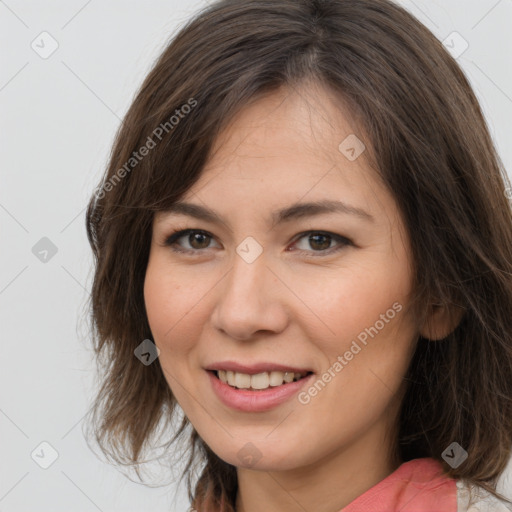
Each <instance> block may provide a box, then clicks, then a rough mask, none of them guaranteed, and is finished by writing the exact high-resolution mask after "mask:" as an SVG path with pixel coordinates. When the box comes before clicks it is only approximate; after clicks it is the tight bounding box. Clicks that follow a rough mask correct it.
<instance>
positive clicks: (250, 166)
mask: <svg viewBox="0 0 512 512" xmlns="http://www.w3.org/2000/svg"><path fill="white" fill-rule="evenodd" d="M356 134H357V135H356ZM358 135H359V136H358ZM368 150H369V141H368V140H367V139H366V137H365V135H364V134H363V133H362V131H361V129H360V128H359V126H357V125H356V124H355V123H354V122H353V120H352V116H351V115H350V113H349V112H348V109H346V108H343V103H342V102H340V101H337V98H336V97H334V94H333V93H332V92H331V91H329V90H328V89H325V88H323V87H321V86H318V85H311V86H308V87H302V88H301V89H288V88H281V89H279V90H276V91H273V92H272V93H270V94H267V95H265V96H263V97H259V98H257V99H256V100H254V101H253V102H251V103H250V104H248V105H246V106H245V107H244V108H243V109H242V110H240V111H239V112H238V114H237V115H236V116H234V117H233V119H232V120H231V122H230V123H229V124H228V125H227V127H226V128H225V129H224V130H223V131H222V133H221V134H220V135H219V136H218V137H217V139H216V141H215V143H214V145H213V147H212V151H211V153H210V158H209V159H208V161H207V163H206V165H205V166H204V169H203V171H202V173H201V176H200V177H199V179H198V181H197V182H196V183H195V184H194V185H193V186H192V187H191V188H190V189H189V191H188V192H187V193H186V194H185V195H184V197H183V200H184V201H188V200H193V199H194V198H195V199H196V201H195V202H196V203H197V199H200V200H202V201H203V202H206V203H214V204H215V205H216V206H219V207H222V206H227V205H228V203H229V202H230V201H231V200H233V199H238V207H239V208H240V204H241V203H242V204H243V205H245V206H246V207H250V206H251V205H252V206H255V207H258V208H259V209H260V210H263V209H265V207H266V206H267V205H272V206H273V207H275V206H276V205H277V204H278V203H279V205H281V203H282V204H283V205H284V204H286V205H289V204H293V203H297V202H298V201H300V200H304V201H309V202H315V201H320V200H322V201H324V200H328V201H331V202H334V201H342V202H346V203H349V201H343V197H347V196H350V197H351V199H352V202H353V201H354V200H355V201H356V202H358V203H359V205H360V206H361V208H360V210H362V209H363V206H366V208H368V204H369V203H372V202H375V200H376V199H377V201H378V200H379V197H378V196H379V195H382V194H386V190H385V189H384V188H383V187H382V186H381V183H380V180H379V178H378V176H377V175H376V173H375V172H374V171H373V170H372V169H371V168H370V166H369V164H368V162H367V158H366V155H367V152H368ZM347 151H348V152H347ZM350 151H352V152H350ZM381 199H382V198H381ZM387 199H388V200H389V199H390V197H389V194H388V197H387ZM353 206H354V210H355V209H357V207H356V206H355V205H353ZM370 209H371V208H370ZM265 215H266V214H265ZM370 215H371V214H370ZM266 217H267V215H266ZM267 218H268V217H267ZM276 220H277V219H276V217H275V216H274V217H273V218H272V221H276Z"/></svg>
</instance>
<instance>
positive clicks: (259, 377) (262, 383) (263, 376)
mask: <svg viewBox="0 0 512 512" xmlns="http://www.w3.org/2000/svg"><path fill="white" fill-rule="evenodd" d="M269 383H270V377H269V375H268V373H267V372H263V373H257V374H256V375H251V388H253V389H267V388H268V387H269V385H270V384H269Z"/></svg>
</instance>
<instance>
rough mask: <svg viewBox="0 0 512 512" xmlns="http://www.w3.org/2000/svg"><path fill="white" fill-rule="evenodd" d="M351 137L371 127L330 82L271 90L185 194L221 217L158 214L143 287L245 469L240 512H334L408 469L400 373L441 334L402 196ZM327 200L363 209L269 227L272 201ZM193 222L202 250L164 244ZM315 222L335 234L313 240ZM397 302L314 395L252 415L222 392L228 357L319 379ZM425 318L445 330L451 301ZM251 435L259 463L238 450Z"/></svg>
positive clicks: (222, 441) (214, 437) (181, 396)
mask: <svg viewBox="0 0 512 512" xmlns="http://www.w3.org/2000/svg"><path fill="white" fill-rule="evenodd" d="M350 134H356V135H359V136H360V138H361V139H364V136H363V134H362V133H361V131H360V130H359V129H358V127H357V126H356V125H355V124H354V123H353V122H352V121H351V119H350V116H349V115H348V114H347V113H346V112H343V110H340V108H339V105H338V104H334V103H333V101H332V93H330V92H328V91H326V90H325V89H323V88H321V87H306V88H304V89H303V90H301V92H300V94H299V93H297V92H296V91H292V90H290V89H286V90H284V89H282V90H280V91H279V92H275V93H272V94H270V95H268V96H266V97H264V98H260V99H259V100H258V101H255V102H253V103H251V104H250V105H248V106H246V107H245V108H244V109H243V110H242V111H241V112H240V113H239V114H238V115H237V116H236V117H235V118H234V119H233V120H232V123H231V124H230V125H229V126H228V127H227V128H226V129H225V130H224V132H223V133H222V134H221V136H220V137H219V138H218V140H217V141H216V144H215V147H214V151H213V153H212V156H211V158H210V160H209V161H208V163H207V165H206V166H205V168H204V170H203V173H202V174H201V177H200V178H199V180H198V181H197V182H196V183H195V184H194V185H193V186H192V188H191V189H190V190H188V191H187V193H186V194H185V195H184V196H183V197H182V198H181V199H180V200H181V201H186V202H188V203H193V204H195V205H200V206H205V207H208V208H209V209H211V210H214V211H215V212H216V213H217V214H218V216H220V217H221V219H222V222H217V221H213V220H208V221H206V220H199V219H196V218H193V217H192V216H189V215H184V214H182V213H177V212H159V213H158V214H156V215H155V219H154V224H153V237H152V242H151V249H150V257H149V262H148V266H147V272H146V277H145V283H144V297H145V304H146V310H147V315H148V320H149V324H150V327H151V331H152V334H153V336H154V341H155V344H156V345H157V346H158V348H159V349H160V356H159V362H160V365H161V367H162V369H163V372H164V375H165V377H166V379H167V382H168V384H169V386H170V387H171V389H172V392H173V394H174V395H175V397H176V398H177V400H178V402H179V404H180V406H181V407H182V409H183V410H184V412H185V414H186V415H187V417H188V419H189V420H190V421H191V423H192V425H193V426H194V428H195V429H196V430H197V431H198V433H199V435H200V436H201V437H202V439H203V440H204V441H205V442H206V444H207V445H209V446H210V447H211V449H212V450H213V451H214V452H215V453H216V454H217V455H218V456H219V457H220V458H221V459H223V460H224V461H226V462H228V463H229V464H232V465H234V466H236V467H237V475H238V483H239V491H238V495H237V503H236V505H237V512H263V511H264V512H278V511H279V512H296V511H297V512H298V511H304V510H307V511H312V510H315V512H335V511H338V510H340V509H341V508H342V507H344V506H346V505H347V504H349V503H350V502H351V501H353V500H354V499H355V498H356V497H357V496H359V495H361V494H362V493H364V492H365V491H366V490H368V489H369V488H370V487H372V486H373V485H375V484H376V483H378V482H379V481H380V480H382V479H383V478H385V477H386V476H388V475H389V474H390V473H391V472H393V471H394V470H395V469H396V468H397V465H398V462H397V461H394V462H393V460H394V459H393V458H392V453H391V440H392V439H393V437H394V436H396V430H395V429H396V418H397V414H398V408H399V405H400V398H401V394H400V392H401V390H402V389H403V387H402V386H403V382H404V381H403V377H404V375H405V373H406V370H407V368H408V365H409V362H410V359H411V357H412V355H413V351H414V347H415V342H416V340H417V336H418V335H419V334H422V335H423V336H425V337H429V335H432V334H433V332H432V331H430V332H429V331H426V329H427V328H426V327H425V326H423V325H418V324H417V321H416V319H415V318H416V317H415V316H414V315H413V314H412V312H411V310H410V309H409V308H408V306H409V304H410V294H411V291H412V289H411V283H412V270H411V267H412V265H411V261H412V260H411V253H410V247H409V243H408V237H407V236H406V231H405V229H404V226H403V223H402V220H401V218H400V215H399V212H398V210H397V206H396V203H395V201H394V199H393V197H392V195H391V194H390V192H389V191H388V190H387V189H385V187H384V186H383V185H382V183H381V182H380V181H379V179H378V178H377V176H376V175H375V173H374V172H373V171H372V170H371V169H370V168H369V165H368V163H367V161H366V155H365V153H364V152H363V154H362V155H361V156H359V157H358V158H357V159H356V160H354V161H350V160H349V159H347V158H346V157H345V156H344V154H342V153H341V152H340V151H339V150H338V146H339V144H340V143H341V142H342V141H343V140H344V139H345V138H346V137H347V136H349V135H350ZM367 146H368V144H367ZM367 151H368V150H367ZM324 200H332V201H342V202H344V203H346V204H348V205H350V206H352V207H355V208H358V209H360V210H362V211H364V212H365V213H366V214H367V215H366V216H365V215H357V214H354V213H348V212H334V213H322V214H318V215H314V216H303V217H297V218H291V219H289V220H288V221H285V222H281V223H279V224H275V225H273V224H271V221H270V215H271V214H272V213H273V212H274V211H276V210H279V209H282V208H285V207H288V206H290V205H291V204H293V203H296V202H301V203H304V202H310V201H324ZM182 229H198V230H203V231H206V232H207V233H208V234H209V235H208V236H207V237H203V238H201V236H200V235H199V234H196V235H195V237H194V236H191V235H189V234H186V235H182V236H181V237H180V238H179V239H178V241H175V246H178V248H182V249H184V250H189V251H191V252H190V253H184V252H175V251H173V250H172V248H171V246H169V245H166V244H165V243H164V242H165V240H166V239H167V238H168V237H169V236H170V235H171V234H172V233H173V232H174V231H177V230H182ZM307 231H313V232H314V233H309V234H306V235H302V236H300V237H298V236H297V235H300V234H301V233H303V232H307ZM318 232H321V233H320V235H323V236H324V238H322V237H320V238H317V239H314V238H313V239H311V238H309V239H308V237H309V236H310V235H315V234H316V235H317V236H318V235H319V233H318ZM329 234H331V238H330V239H329ZM332 235H339V236H341V237H344V238H345V239H348V241H349V242H346V241H345V242H343V241H339V240H337V239H336V238H335V237H333V236H332ZM247 237H253V238H254V239H255V240H256V241H257V243H258V244H259V246H260V247H261V249H262V253H261V254H260V255H259V256H258V257H257V258H256V259H255V260H254V261H252V262H251V263H248V262H247V261H246V260H245V259H244V258H242V257H241V256H240V255H239V254H238V253H237V251H236V249H237V247H238V246H239V245H240V244H241V243H242V242H243V241H244V240H245V239H246V238H247ZM336 248H338V249H339V250H336ZM395 303H398V304H399V305H401V306H402V308H401V309H400V312H397V313H396V315H395V314H394V315H393V318H392V319H387V320H388V321H387V322H385V323H384V324H383V327H382V328H379V329H378V334H376V335H375V336H374V337H368V343H367V345H362V344H361V343H359V345H360V346H361V347H362V349H361V350H360V351H359V352H358V353H357V355H355V356H354V357H353V358H352V359H351V360H349V361H346V362H347V364H346V365H344V367H343V369H342V370H341V371H339V372H337V373H336V376H335V377H333V378H332V379H331V380H330V382H328V383H327V384H326V385H325V387H324V388H323V389H322V390H321V391H320V392H318V393H317V394H316V395H315V396H313V397H311V399H310V401H309V402H308V403H307V404H305V403H301V402H300V401H299V400H298V393H297V394H296V396H293V397H291V398H290V399H288V400H287V401H285V402H284V403H282V404H280V405H278V406H277V407H274V408H272V409H270V410H266V411H260V412H254V411H250V412H247V411H240V410H235V409H233V408H231V407H229V406H227V405H225V404H224V403H223V402H222V401H221V400H219V397H218V396H217V395H216V393H215V392H214V390H213V389H212V385H211V382H210V377H209V375H208V372H207V371H206V370H205V367H206V366H208V365H211V364H212V363H214V362H217V361H225V360H232V361H238V362H241V363H248V362H249V363H251V362H252V363H254V362H268V361H275V362H278V363H280V364H286V365H290V366H295V367H299V368H308V369H311V371H313V373H314V376H313V380H312V382H311V384H313V383H314V382H315V381H316V380H317V379H318V378H319V377H321V376H322V374H323V373H324V372H326V371H327V370H328V368H330V367H331V368H332V366H333V363H335V362H336V361H337V360H339V359H338V356H340V355H341V356H343V355H344V354H345V353H346V352H347V351H348V350H349V349H350V346H351V343H352V342H353V340H356V339H357V336H358V335H359V334H360V333H361V332H362V331H364V330H365V329H366V328H370V327H371V326H375V325H376V322H377V321H378V320H379V319H381V318H382V316H381V315H383V314H386V311H388V310H390V308H392V305H393V304H395ZM381 323H382V322H381ZM428 325H429V327H428V328H429V329H431V330H435V337H442V336H443V335H444V334H445V331H446V332H447V330H448V327H447V326H446V323H445V322H444V317H442V316H441V315H440V313H436V314H434V315H432V316H431V317H430V318H429V324H428ZM431 337H433V336H431ZM311 384H310V385H308V386H307V387H306V388H305V390H306V391H307V390H308V389H309V387H310V386H311ZM301 391H304V389H302V390H301ZM249 442H250V443H252V445H253V446H254V447H256V449H257V452H256V453H257V454H258V456H257V459H258V460H257V462H256V464H254V465H253V463H249V462H247V461H246V460H245V459H244V460H243V459H242V458H241V456H240V455H239V451H240V450H241V449H243V447H244V446H246V445H247V443H249Z"/></svg>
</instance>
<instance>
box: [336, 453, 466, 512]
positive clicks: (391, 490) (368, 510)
mask: <svg viewBox="0 0 512 512" xmlns="http://www.w3.org/2000/svg"><path fill="white" fill-rule="evenodd" d="M398 511H400V512H457V482H456V480H454V479H453V478H448V477H446V476H444V475H443V474H442V466H441V464H440V463H439V462H438V461H436V460H434V459H431V458H421V459H414V460H410V461H409V462H404V463H403V464H402V465H401V466H399V467H398V468H397V469H396V470H395V471H394V472H393V473H391V474H390V475H389V476H387V477H386V478H384V480H381V481H380V482H378V483H377V484H375V485H374V486H373V487H371V488H370V489H368V490H367V491H366V492H364V493H363V494H361V495H360V496H358V497H357V498H356V499H355V500H354V501H352V502H351V503H349V504H348V505H347V506H346V507H343V508H342V509H341V510H340V512H398Z"/></svg>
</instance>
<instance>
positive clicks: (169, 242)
mask: <svg viewBox="0 0 512 512" xmlns="http://www.w3.org/2000/svg"><path fill="white" fill-rule="evenodd" d="M190 233H199V234H201V235H205V236H207V237H208V238H211V239H213V238H214V237H213V236H212V235H211V233H208V231H203V230H202V229H182V230H179V231H174V232H173V233H171V234H170V235H169V236H168V237H167V238H166V239H165V241H164V245H165V246H168V247H170V248H171V250H173V251H175V252H179V253H185V254H192V253H196V254H197V253H200V252H203V251H205V250H207V249H208V248H206V249H184V248H180V246H179V245H178V244H177V243H176V242H177V240H179V239H180V238H182V237H184V236H185V235H188V234H190ZM311 234H315V235H324V236H325V235H327V236H328V237H330V238H331V239H332V240H333V241H335V242H338V243H339V244H340V245H339V246H338V247H331V248H329V249H326V250H324V251H311V252H313V253H320V257H322V256H326V255H331V254H333V253H335V252H338V251H341V250H342V249H344V248H345V247H346V246H349V245H354V244H353V243H352V241H351V240H349V239H348V238H346V237H344V236H341V235H337V234H336V233H330V232H329V231H304V232H303V233H299V235H298V236H297V238H296V240H295V242H293V243H297V242H298V241H299V240H300V239H302V238H304V237H305V236H306V235H311ZM298 252H299V253H304V254H305V255H307V256H309V257H313V258H317V257H318V256H316V255H315V256H312V255H311V253H310V252H309V251H304V250H302V249H299V250H298Z"/></svg>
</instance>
